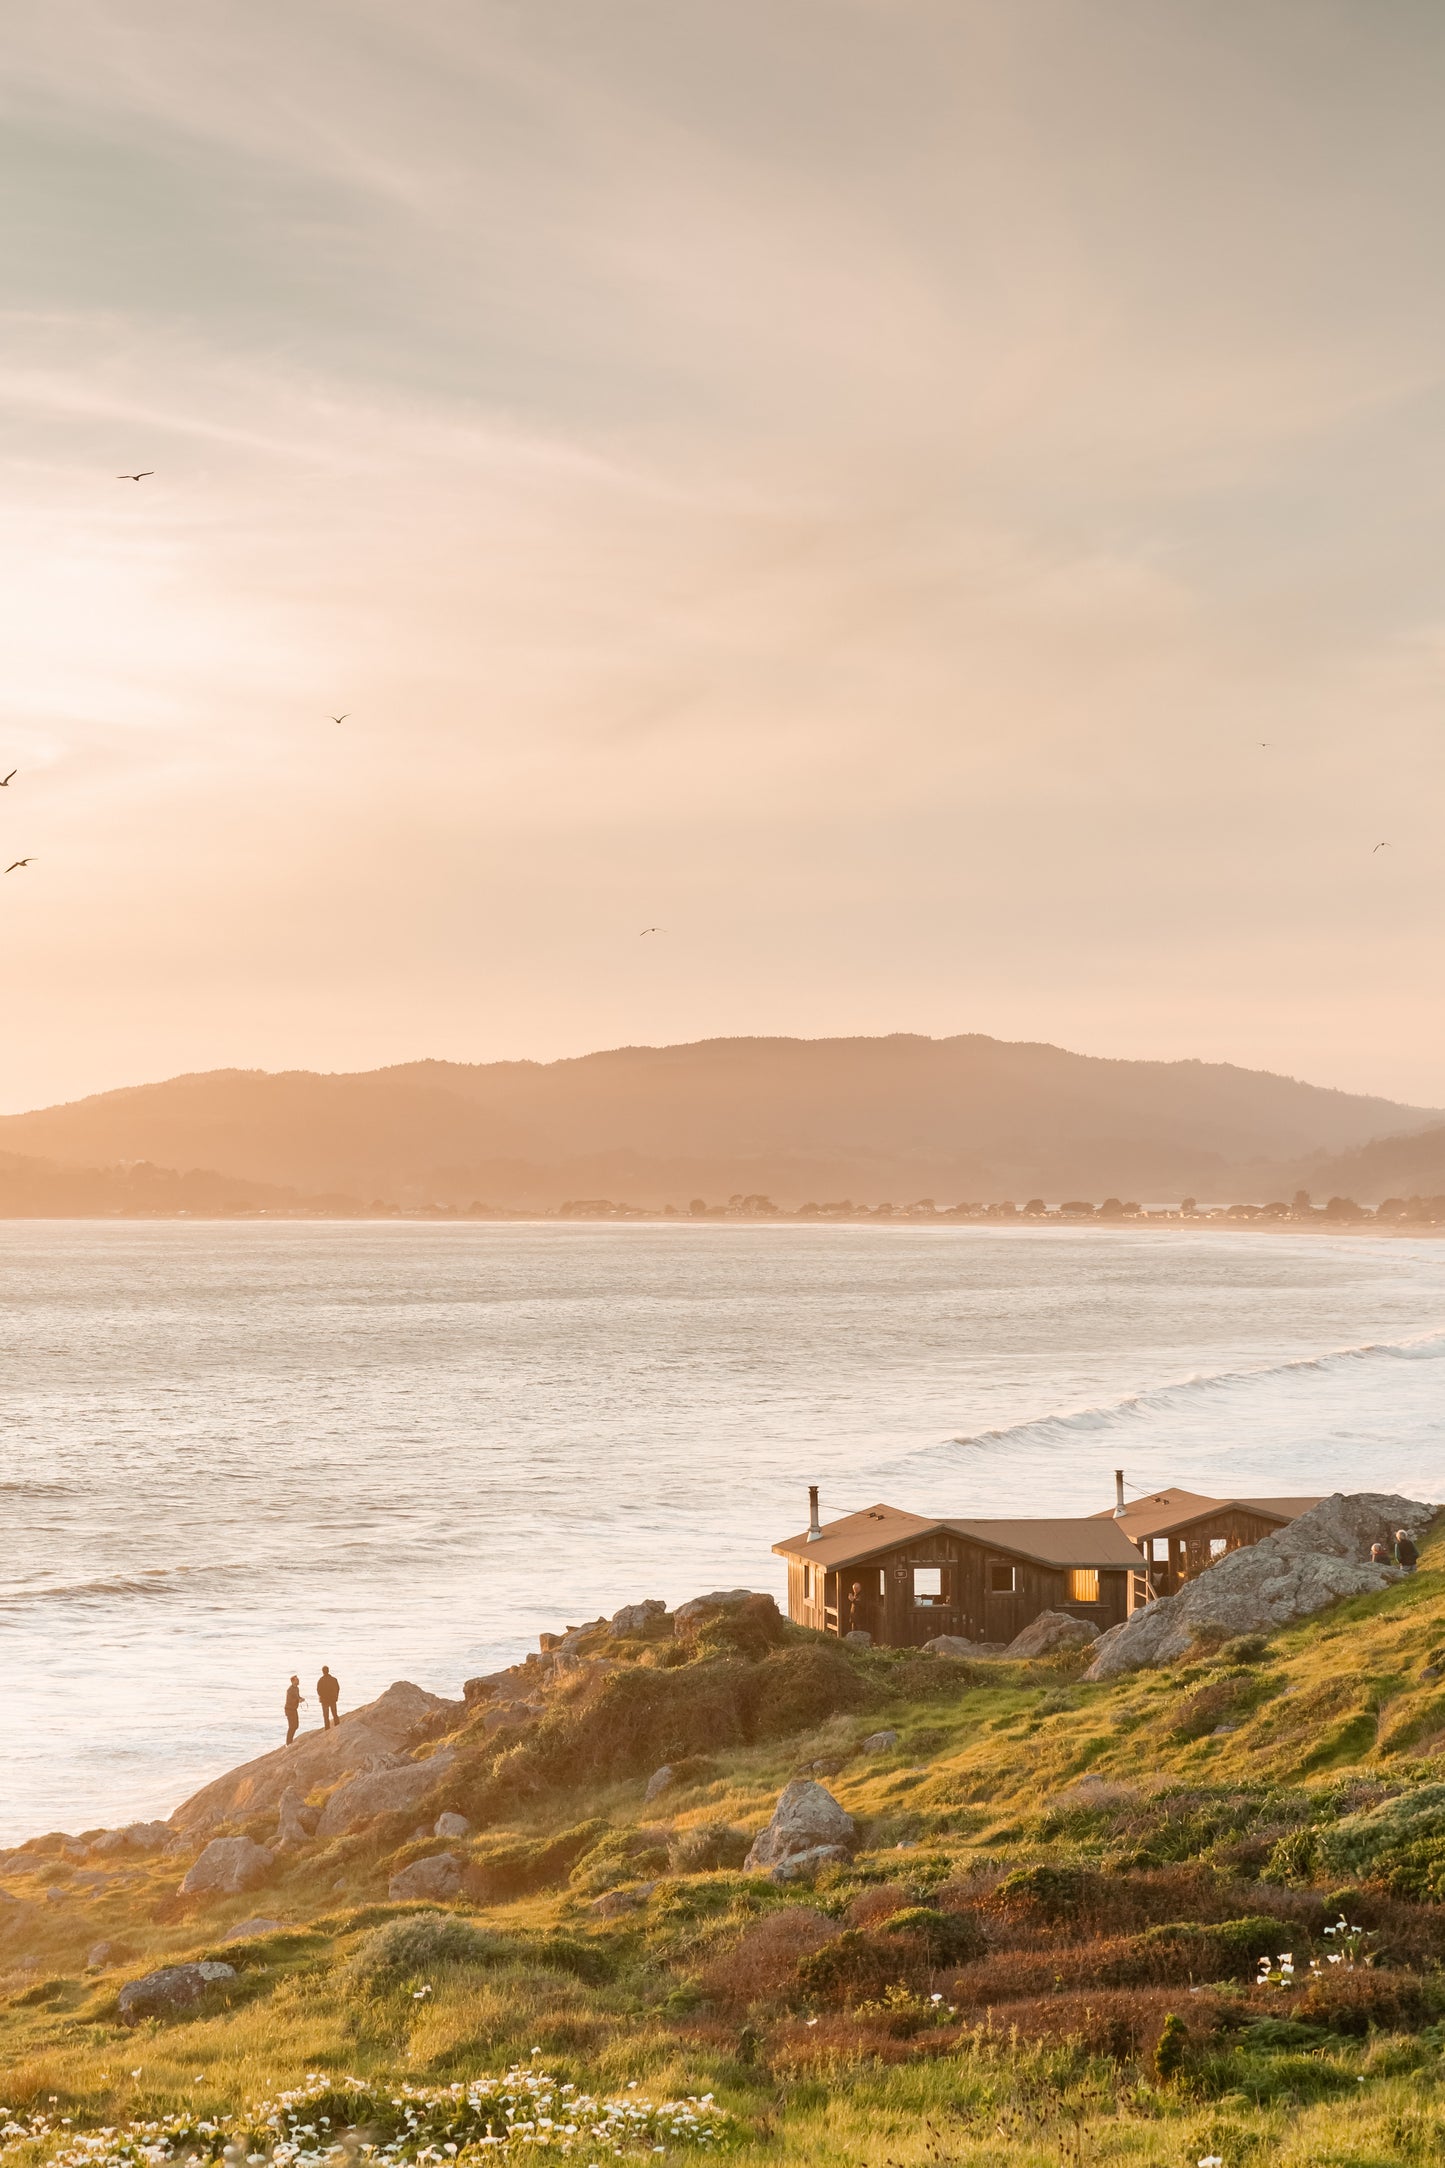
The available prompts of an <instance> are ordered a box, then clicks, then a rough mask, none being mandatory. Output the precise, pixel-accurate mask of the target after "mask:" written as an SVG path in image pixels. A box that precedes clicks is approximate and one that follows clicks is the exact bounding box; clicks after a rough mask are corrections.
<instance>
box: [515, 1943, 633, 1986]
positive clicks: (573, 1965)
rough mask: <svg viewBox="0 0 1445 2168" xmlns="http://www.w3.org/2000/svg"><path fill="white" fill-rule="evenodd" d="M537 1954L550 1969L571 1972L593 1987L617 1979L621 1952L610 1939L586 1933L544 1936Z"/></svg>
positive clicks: (550, 1970) (539, 1962)
mask: <svg viewBox="0 0 1445 2168" xmlns="http://www.w3.org/2000/svg"><path fill="white" fill-rule="evenodd" d="M535 1956H536V1961H537V1963H538V1964H539V1965H543V1966H545V1967H546V1968H547V1970H548V1971H549V1972H570V1973H571V1974H572V1977H573V1978H574V1979H577V1980H585V1981H586V1982H587V1985H588V1986H589V1987H600V1986H601V1984H602V1983H603V1981H605V1980H611V1979H615V1978H616V1976H617V1969H618V1962H619V1957H620V1953H619V1951H618V1950H617V1948H616V1947H615V1945H614V1944H612V1943H610V1942H603V1941H593V1940H590V1939H589V1938H588V1937H586V1936H583V1935H544V1936H543V1937H542V1940H541V1941H540V1942H539V1943H538V1944H537V1946H536V1951H535Z"/></svg>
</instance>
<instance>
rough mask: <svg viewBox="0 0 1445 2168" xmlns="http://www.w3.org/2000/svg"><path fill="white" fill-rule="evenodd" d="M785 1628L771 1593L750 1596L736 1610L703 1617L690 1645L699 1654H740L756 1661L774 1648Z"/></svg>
mask: <svg viewBox="0 0 1445 2168" xmlns="http://www.w3.org/2000/svg"><path fill="white" fill-rule="evenodd" d="M786 1631H787V1627H786V1622H785V1621H784V1619H783V1617H782V1615H781V1613H780V1612H779V1610H778V1607H777V1605H776V1603H774V1601H773V1599H772V1597H771V1596H749V1598H748V1600H747V1602H746V1603H740V1604H739V1605H738V1606H737V1607H736V1609H735V1610H732V1611H722V1612H719V1613H718V1614H717V1615H716V1616H715V1617H713V1618H710V1619H705V1620H704V1621H703V1624H702V1625H701V1627H700V1628H699V1629H698V1632H697V1635H696V1638H695V1641H694V1644H693V1645H694V1647H695V1649H696V1651H697V1654H698V1655H699V1656H743V1657H747V1658H749V1659H750V1660H751V1661H752V1662H754V1663H757V1662H759V1661H760V1660H761V1659H762V1658H763V1657H764V1656H766V1655H767V1654H768V1653H769V1651H770V1650H772V1649H775V1648H777V1646H778V1644H779V1643H780V1642H781V1641H782V1639H783V1636H784V1634H785V1633H786Z"/></svg>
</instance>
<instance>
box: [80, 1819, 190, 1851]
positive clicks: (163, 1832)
mask: <svg viewBox="0 0 1445 2168" xmlns="http://www.w3.org/2000/svg"><path fill="white" fill-rule="evenodd" d="M174 1835H175V1831H174V1830H173V1829H172V1828H171V1825H170V1823H169V1822H127V1823H126V1825H125V1827H124V1829H103V1830H102V1831H101V1833H100V1835H99V1836H98V1837H92V1838H91V1840H90V1850H91V1851H92V1852H98V1853H100V1854H101V1856H102V1857H105V1858H109V1857H112V1856H113V1855H114V1854H116V1853H117V1852H119V1853H122V1854H124V1853H126V1852H158V1851H159V1850H160V1848H161V1846H162V1845H163V1844H165V1843H167V1842H168V1841H169V1839H170V1838H172V1837H173V1836H174Z"/></svg>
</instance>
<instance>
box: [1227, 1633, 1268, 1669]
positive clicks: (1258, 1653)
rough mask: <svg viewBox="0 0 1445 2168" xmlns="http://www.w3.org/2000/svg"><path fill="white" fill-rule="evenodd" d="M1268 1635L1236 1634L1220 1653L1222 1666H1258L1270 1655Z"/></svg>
mask: <svg viewBox="0 0 1445 2168" xmlns="http://www.w3.org/2000/svg"><path fill="white" fill-rule="evenodd" d="M1268 1650H1269V1637H1268V1635H1267V1634H1236V1635H1235V1636H1234V1639H1233V1640H1232V1641H1226V1642H1225V1644H1224V1646H1223V1648H1222V1649H1221V1650H1220V1652H1219V1660H1220V1662H1221V1663H1222V1664H1257V1663H1258V1662H1259V1660H1260V1658H1261V1657H1262V1656H1264V1655H1266V1654H1267V1653H1268Z"/></svg>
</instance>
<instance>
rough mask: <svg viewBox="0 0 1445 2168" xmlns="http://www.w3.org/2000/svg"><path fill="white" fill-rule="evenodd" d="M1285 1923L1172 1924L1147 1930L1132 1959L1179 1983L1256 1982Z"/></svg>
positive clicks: (1138, 1940) (1255, 1920)
mask: <svg viewBox="0 0 1445 2168" xmlns="http://www.w3.org/2000/svg"><path fill="white" fill-rule="evenodd" d="M1280 1933H1281V1928H1280V1922H1279V1921H1278V1920H1277V1919H1268V1918H1263V1917H1260V1916H1259V1915H1255V1916H1253V1917H1250V1918H1247V1919H1241V1920H1217V1921H1214V1922H1212V1923H1211V1924H1208V1925H1202V1924H1201V1923H1200V1922H1198V1921H1196V1920H1172V1921H1169V1922H1167V1923H1166V1924H1165V1925H1163V1926H1161V1927H1146V1928H1145V1930H1144V1932H1143V1934H1142V1935H1137V1936H1136V1937H1135V1938H1134V1943H1133V1950H1132V1955H1133V1957H1134V1958H1136V1959H1138V1960H1141V1961H1142V1962H1143V1963H1144V1964H1146V1965H1148V1966H1151V1967H1158V1968H1159V1971H1156V1973H1155V1977H1159V1976H1160V1973H1161V1972H1162V1973H1163V1974H1165V1975H1168V1976H1172V1977H1173V1978H1176V1979H1177V1978H1178V1977H1179V1975H1180V1974H1181V1973H1183V1974H1185V1975H1187V1976H1188V1977H1189V1978H1191V1979H1194V1980H1243V1979H1252V1978H1253V1977H1254V1974H1255V1970H1256V1967H1257V1965H1258V1962H1259V1959H1260V1958H1261V1957H1264V1956H1271V1957H1272V1956H1273V1955H1274V1954H1275V1952H1276V1950H1277V1948H1278V1945H1279V1940H1280Z"/></svg>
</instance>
